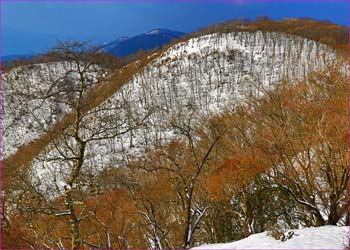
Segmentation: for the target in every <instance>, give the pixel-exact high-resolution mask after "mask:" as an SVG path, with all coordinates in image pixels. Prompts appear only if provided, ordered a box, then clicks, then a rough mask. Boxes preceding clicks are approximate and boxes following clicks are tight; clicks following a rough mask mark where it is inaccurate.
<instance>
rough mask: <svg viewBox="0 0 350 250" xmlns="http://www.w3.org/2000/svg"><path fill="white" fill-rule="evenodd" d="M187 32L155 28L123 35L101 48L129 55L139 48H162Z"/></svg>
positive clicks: (108, 51) (121, 55)
mask: <svg viewBox="0 0 350 250" xmlns="http://www.w3.org/2000/svg"><path fill="white" fill-rule="evenodd" d="M184 35H185V33H183V32H179V31H173V30H168V29H154V30H151V31H149V32H147V33H143V34H140V35H137V36H134V37H122V38H119V39H117V40H114V41H112V42H108V43H105V44H103V45H101V46H100V50H103V51H105V52H106V53H109V54H113V55H115V56H120V57H123V56H128V55H131V54H134V53H136V52H137V51H139V50H144V51H147V50H151V49H154V48H160V47H162V46H163V45H164V44H168V43H170V42H171V41H172V40H174V39H177V38H180V37H182V36H184Z"/></svg>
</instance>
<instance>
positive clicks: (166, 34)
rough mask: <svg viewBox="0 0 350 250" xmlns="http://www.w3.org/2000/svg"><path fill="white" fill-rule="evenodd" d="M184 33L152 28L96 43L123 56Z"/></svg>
mask: <svg viewBox="0 0 350 250" xmlns="http://www.w3.org/2000/svg"><path fill="white" fill-rule="evenodd" d="M185 34H186V33H183V32H179V31H174V30H169V29H154V30H151V31H149V32H146V33H143V34H140V35H137V36H133V37H121V38H118V39H116V40H113V41H111V42H107V43H104V44H102V45H98V46H97V48H98V49H99V50H100V51H104V52H106V53H108V54H113V55H115V56H119V57H123V56H128V55H131V54H134V53H136V52H137V51H139V50H144V51H148V50H151V49H155V48H160V47H162V46H163V45H164V44H168V43H170V42H171V41H172V40H174V39H177V38H180V37H182V36H184V35H185ZM33 56H34V55H26V54H23V55H21V54H13V55H6V56H2V57H1V61H2V62H9V61H11V60H15V59H26V58H30V57H33Z"/></svg>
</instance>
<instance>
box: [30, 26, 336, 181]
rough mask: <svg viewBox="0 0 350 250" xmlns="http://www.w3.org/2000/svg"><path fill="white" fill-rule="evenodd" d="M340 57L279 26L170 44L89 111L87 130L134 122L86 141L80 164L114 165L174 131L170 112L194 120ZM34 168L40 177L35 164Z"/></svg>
mask: <svg viewBox="0 0 350 250" xmlns="http://www.w3.org/2000/svg"><path fill="white" fill-rule="evenodd" d="M341 61H342V59H341V58H338V57H337V56H336V54H335V53H334V52H333V50H332V49H330V48H329V47H327V46H325V45H323V44H320V43H317V42H314V41H308V40H306V39H303V38H300V37H296V36H292V35H286V34H280V33H263V32H254V33H249V32H239V33H228V34H212V35H207V36H202V37H198V38H193V39H191V40H189V41H187V42H182V43H179V44H176V45H175V46H173V47H171V48H169V49H168V50H167V51H165V52H164V53H163V54H162V55H160V57H159V58H157V59H155V60H154V61H153V62H152V63H150V64H149V65H148V66H146V68H145V69H144V70H142V71H141V72H139V73H138V74H137V75H135V76H134V78H133V80H132V81H130V82H128V83H126V84H125V85H124V86H123V87H122V88H121V89H120V90H119V91H118V92H117V93H115V94H114V95H113V96H112V97H111V98H109V99H108V100H106V101H105V102H104V103H102V104H101V105H100V106H99V107H97V108H96V110H97V109H100V110H103V112H97V113H96V115H95V116H94V117H90V118H89V120H88V121H87V122H88V123H89V127H90V129H92V128H94V127H98V126H100V124H101V121H104V122H106V121H110V122H113V124H114V123H115V122H116V121H117V122H120V124H121V126H120V129H121V130H124V129H125V128H126V127H133V129H132V130H131V131H130V132H128V133H125V134H123V135H121V136H117V137H115V138H114V139H106V140H100V141H95V142H94V143H90V144H88V145H87V151H88V153H87V154H86V160H85V165H84V167H85V168H86V169H91V168H93V169H99V168H100V167H105V166H120V165H122V164H123V162H124V161H127V160H130V159H131V158H133V157H137V156H138V155H140V153H142V152H144V151H145V150H146V149H148V148H149V147H150V145H154V144H157V145H160V144H162V143H164V142H166V141H168V140H169V139H170V138H174V137H175V136H176V135H175V134H174V130H173V129H172V125H171V121H172V120H173V119H176V120H179V117H181V119H187V118H186V117H188V116H189V115H190V114H193V116H195V117H197V118H198V119H197V121H199V120H200V117H203V116H210V115H211V114H213V113H217V112H220V111H222V110H224V109H225V108H232V107H233V105H235V104H238V103H240V102H241V100H242V98H245V96H246V95H251V94H253V95H261V94H262V89H263V88H264V89H268V88H271V87H273V86H274V85H275V84H276V83H278V82H279V81H281V80H283V79H285V78H289V79H292V80H297V79H303V78H304V77H305V76H306V75H307V74H308V73H309V72H312V71H314V70H319V69H324V68H326V67H327V66H328V65H332V64H334V63H338V62H341ZM198 124H199V126H200V123H198ZM87 133H88V132H86V134H87ZM57 154H58V152H56V150H52V147H51V148H50V149H48V150H47V152H46V153H44V155H45V156H46V157H48V158H55V155H57ZM56 158H57V157H56ZM34 165H36V166H39V165H40V166H42V167H43V168H45V169H59V168H61V171H56V172H57V173H58V172H59V173H61V174H62V173H63V175H64V172H65V171H64V170H63V169H66V167H65V166H64V164H62V162H61V161H56V162H55V161H52V160H50V161H47V162H44V163H43V162H41V160H38V159H37V160H36V161H35V163H34ZM90 167H91V168H90ZM62 168H63V169H62ZM36 171H38V173H40V174H39V175H40V176H41V177H44V176H45V174H43V173H44V172H45V171H44V172H43V171H41V170H40V168H36ZM45 178H46V179H50V178H48V177H47V176H46V177H45ZM54 179H55V180H57V179H62V176H61V177H58V178H54Z"/></svg>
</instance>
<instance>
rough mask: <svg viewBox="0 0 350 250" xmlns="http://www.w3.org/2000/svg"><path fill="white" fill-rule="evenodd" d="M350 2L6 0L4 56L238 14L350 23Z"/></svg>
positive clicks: (188, 26)
mask: <svg viewBox="0 0 350 250" xmlns="http://www.w3.org/2000/svg"><path fill="white" fill-rule="evenodd" d="M348 13H350V3H349V2H345V1H344V2H331V1H329V2H327V1H320V2H317V1H312V2H293V1H290V2H286V1H284V2H278V1H274V2H250V1H243V0H240V1H235V2H228V1H226V2H225V1H221V2H218V1H217V2H215V1H212V2H210V1H208V0H207V1H205V2H198V1H197V2H193V1H192V2H176V1H172V2H171V1H167V2H161V1H157V2H151V1H145V2H140V1H137V2H132V1H125V2H121V1H115V2H111V1H108V2H102V1H95V2H57V1H56V2H50V1H40V2H38V1H32V2H11V1H9V0H8V1H6V2H2V13H1V14H2V15H1V18H2V44H3V55H8V54H26V53H36V52H39V51H42V50H44V49H46V48H49V47H50V46H52V45H53V44H54V43H55V41H56V39H74V40H85V39H95V40H94V41H95V42H96V43H99V42H104V41H109V40H113V39H116V38H118V37H121V36H132V35H135V34H138V33H143V32H146V31H148V30H151V29H153V28H169V29H174V30H178V31H184V32H188V31H192V30H195V29H198V28H200V27H203V26H207V25H208V24H211V23H216V22H219V21H223V20H227V19H233V18H238V17H246V18H255V17H256V16H261V15H266V16H270V17H272V18H273V19H280V18H284V17H312V18H316V19H320V20H330V21H332V22H335V23H338V24H341V25H349V24H350V17H349V14H348Z"/></svg>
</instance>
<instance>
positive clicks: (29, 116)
mask: <svg viewBox="0 0 350 250" xmlns="http://www.w3.org/2000/svg"><path fill="white" fill-rule="evenodd" d="M73 65H74V64H72V63H68V62H51V63H42V64H33V65H28V66H21V67H18V68H15V69H13V70H11V71H10V72H8V73H4V74H2V83H3V121H2V122H3V135H2V136H3V155H2V157H3V158H4V159H6V158H7V157H8V156H9V155H11V154H14V153H15V152H16V151H17V149H18V148H19V147H21V146H23V145H25V144H27V143H29V142H31V141H33V140H35V139H37V138H38V137H40V136H41V135H42V134H43V133H44V132H45V130H48V129H49V128H50V126H51V125H53V124H55V123H56V122H57V121H59V120H60V118H62V117H63V116H64V114H66V113H67V112H69V111H70V108H69V107H68V106H67V105H66V104H64V103H65V102H66V101H67V98H69V97H67V96H65V95H64V92H65V91H64V90H65V89H67V88H69V87H72V86H73V85H74V81H75V80H74V78H76V76H75V73H74V72H73V71H74V68H75V67H74V66H73ZM94 71H95V70H94ZM96 76H97V74H96V71H95V72H90V73H89V78H90V79H91V80H92V81H96ZM59 92H61V93H60V94H57V93H59Z"/></svg>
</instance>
